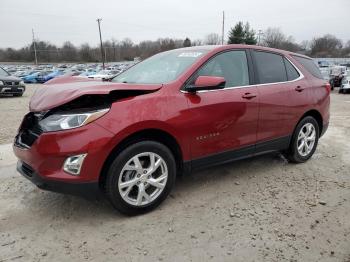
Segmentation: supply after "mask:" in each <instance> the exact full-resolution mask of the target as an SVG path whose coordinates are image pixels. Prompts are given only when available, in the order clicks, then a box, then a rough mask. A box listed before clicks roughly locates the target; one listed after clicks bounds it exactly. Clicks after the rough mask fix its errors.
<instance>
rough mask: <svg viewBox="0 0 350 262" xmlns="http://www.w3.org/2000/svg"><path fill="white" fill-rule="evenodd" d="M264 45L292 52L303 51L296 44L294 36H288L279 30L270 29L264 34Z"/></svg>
mask: <svg viewBox="0 0 350 262" xmlns="http://www.w3.org/2000/svg"><path fill="white" fill-rule="evenodd" d="M262 44H263V45H264V46H267V47H272V48H278V49H284V50H288V51H292V52H296V51H299V50H301V47H300V46H299V45H298V44H297V43H295V41H294V38H293V37H292V36H288V37H287V36H286V35H285V34H284V33H283V32H282V31H281V29H279V28H272V27H270V28H268V29H267V30H266V31H265V33H264V39H263V42H262Z"/></svg>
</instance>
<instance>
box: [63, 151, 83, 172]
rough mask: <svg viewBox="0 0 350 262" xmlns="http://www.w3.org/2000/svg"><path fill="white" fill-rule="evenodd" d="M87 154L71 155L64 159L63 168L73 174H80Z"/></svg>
mask: <svg viewBox="0 0 350 262" xmlns="http://www.w3.org/2000/svg"><path fill="white" fill-rule="evenodd" d="M86 155H87V154H81V155H76V156H71V157H68V158H67V159H66V161H64V165H63V170H64V171H65V172H67V173H69V174H71V175H74V176H78V175H79V174H80V169H81V166H82V165H83V161H84V159H85V157H86Z"/></svg>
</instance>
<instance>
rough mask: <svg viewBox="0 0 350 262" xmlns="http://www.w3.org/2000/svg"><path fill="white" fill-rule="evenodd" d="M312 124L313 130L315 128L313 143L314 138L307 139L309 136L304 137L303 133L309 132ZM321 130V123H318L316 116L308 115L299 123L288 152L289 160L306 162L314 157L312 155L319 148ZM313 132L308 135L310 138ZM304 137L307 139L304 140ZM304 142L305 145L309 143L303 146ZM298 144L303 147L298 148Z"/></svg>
mask: <svg viewBox="0 0 350 262" xmlns="http://www.w3.org/2000/svg"><path fill="white" fill-rule="evenodd" d="M311 126H312V127H313V130H314V141H313V143H312V140H307V138H304V137H305V136H303V135H302V134H301V132H302V133H303V134H304V135H305V133H306V134H307V132H308V131H309V130H308V127H311ZM311 129H312V128H311ZM319 130H320V128H319V125H318V123H317V121H316V120H315V118H313V117H312V116H306V117H305V118H303V119H302V120H301V121H300V122H299V123H298V125H297V127H296V128H295V130H294V133H293V135H292V140H291V143H290V146H289V149H288V151H287V154H286V157H287V158H288V159H289V161H291V162H293V163H304V162H306V161H307V160H308V159H309V158H311V157H312V155H313V154H314V152H315V150H316V148H317V144H318V139H319V135H320V133H319V132H320V131H319ZM312 134H313V133H310V135H309V136H307V137H308V138H309V139H311V137H312ZM299 137H300V138H299ZM304 139H306V140H304ZM306 141H307V142H306ZM303 142H304V145H305V143H307V145H308V146H303V147H301V145H302V144H303ZM298 146H300V147H301V150H298Z"/></svg>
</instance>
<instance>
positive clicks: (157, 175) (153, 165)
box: [118, 152, 168, 206]
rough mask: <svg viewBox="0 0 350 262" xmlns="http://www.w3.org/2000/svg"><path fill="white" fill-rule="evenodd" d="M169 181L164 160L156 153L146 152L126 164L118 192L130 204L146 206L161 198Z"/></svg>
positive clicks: (120, 177) (119, 181)
mask: <svg viewBox="0 0 350 262" xmlns="http://www.w3.org/2000/svg"><path fill="white" fill-rule="evenodd" d="M167 179H168V167H167V164H166V162H165V161H164V159H163V158H162V157H160V156H159V155H158V154H156V153H153V152H144V153H140V154H137V155H135V156H133V157H132V158H131V159H129V160H128V161H127V162H126V164H125V165H124V167H123V169H122V171H121V174H120V176H119V180H118V190H119V193H120V195H121V197H122V198H123V199H124V201H126V202H127V203H128V204H130V205H133V206H145V205H148V204H150V203H152V202H153V201H155V200H156V199H157V198H158V197H159V195H160V194H161V193H162V192H163V190H164V188H165V186H166V183H167Z"/></svg>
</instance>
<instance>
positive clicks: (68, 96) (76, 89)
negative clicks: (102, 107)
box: [29, 77, 162, 112]
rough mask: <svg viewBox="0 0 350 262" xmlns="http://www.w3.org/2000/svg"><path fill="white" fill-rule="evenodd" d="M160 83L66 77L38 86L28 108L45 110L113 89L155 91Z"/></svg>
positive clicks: (107, 92)
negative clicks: (114, 81) (129, 82)
mask: <svg viewBox="0 0 350 262" xmlns="http://www.w3.org/2000/svg"><path fill="white" fill-rule="evenodd" d="M161 87H162V84H154V85H153V84H152V85H148V84H147V85H139V84H138V85H136V84H124V83H111V82H102V81H93V80H89V79H82V78H74V77H67V78H61V79H60V80H59V81H52V82H50V83H49V84H45V85H42V86H40V87H39V88H38V89H37V90H36V91H35V93H34V95H33V96H32V98H31V100H30V103H29V110H30V111H32V112H39V111H46V110H49V109H52V108H55V107H58V106H61V105H63V104H66V103H68V102H70V101H72V100H74V99H76V98H79V97H81V96H83V95H93V94H96V95H104V94H109V93H110V92H111V91H115V90H123V91H125V90H133V91H137V90H140V91H156V90H158V89H160V88H161Z"/></svg>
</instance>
